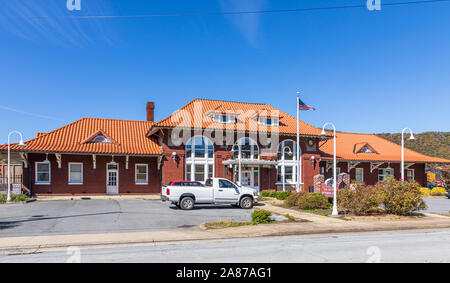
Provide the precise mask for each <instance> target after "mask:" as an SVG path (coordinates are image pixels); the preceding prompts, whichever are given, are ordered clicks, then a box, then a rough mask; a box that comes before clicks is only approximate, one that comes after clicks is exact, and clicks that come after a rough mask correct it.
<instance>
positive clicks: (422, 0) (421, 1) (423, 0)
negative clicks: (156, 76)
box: [72, 0, 450, 19]
mask: <svg viewBox="0 0 450 283" xmlns="http://www.w3.org/2000/svg"><path fill="white" fill-rule="evenodd" d="M438 2H450V0H419V1H406V2H394V3H382V5H381V6H382V7H384V6H401V5H417V4H430V3H438ZM354 8H367V5H366V4H363V5H343V6H330V7H313V8H297V9H274V10H259V11H234V12H211V13H179V14H142V15H92V16H88V15H87V16H73V17H72V18H79V19H83V18H86V19H88V18H154V17H190V16H227V15H246V14H274V13H295V12H307V11H323V10H339V9H354Z"/></svg>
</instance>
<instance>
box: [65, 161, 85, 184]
mask: <svg viewBox="0 0 450 283" xmlns="http://www.w3.org/2000/svg"><path fill="white" fill-rule="evenodd" d="M72 164H79V165H81V183H73V182H70V165H72ZM67 167H68V168H67V170H68V171H69V174H68V180H67V183H68V184H69V185H83V179H84V178H83V163H82V162H69V164H68V166H67Z"/></svg>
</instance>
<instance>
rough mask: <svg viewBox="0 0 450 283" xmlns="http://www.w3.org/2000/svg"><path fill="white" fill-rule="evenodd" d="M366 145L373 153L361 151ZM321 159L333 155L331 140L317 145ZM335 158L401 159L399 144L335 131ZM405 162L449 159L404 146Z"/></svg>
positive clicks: (369, 136) (363, 159) (445, 161)
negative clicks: (424, 153) (427, 154)
mask: <svg viewBox="0 0 450 283" xmlns="http://www.w3.org/2000/svg"><path fill="white" fill-rule="evenodd" d="M365 147H368V148H370V149H372V150H373V151H374V153H375V154H374V153H369V152H362V150H363V149H364V148H365ZM319 150H320V151H321V154H322V158H323V159H329V158H332V157H333V140H328V141H325V142H322V143H321V144H320V145H319ZM336 150H337V158H338V159H341V160H355V161H358V160H359V161H392V162H400V161H401V146H400V145H398V144H395V143H393V142H390V141H388V140H385V139H383V138H380V137H378V136H376V135H372V134H357V133H343V132H338V133H336ZM405 161H406V162H430V163H450V160H447V159H443V158H436V157H430V156H426V155H423V154H421V153H418V152H415V151H413V150H410V149H408V148H405Z"/></svg>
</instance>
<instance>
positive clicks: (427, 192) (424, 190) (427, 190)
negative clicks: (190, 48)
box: [420, 188, 431, 197]
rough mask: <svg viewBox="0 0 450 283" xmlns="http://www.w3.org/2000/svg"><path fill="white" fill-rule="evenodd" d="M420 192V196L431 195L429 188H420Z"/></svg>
mask: <svg viewBox="0 0 450 283" xmlns="http://www.w3.org/2000/svg"><path fill="white" fill-rule="evenodd" d="M420 193H421V194H422V196H424V197H427V196H429V195H431V190H430V189H429V188H420Z"/></svg>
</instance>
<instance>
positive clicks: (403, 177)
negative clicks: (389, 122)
mask: <svg viewBox="0 0 450 283" xmlns="http://www.w3.org/2000/svg"><path fill="white" fill-rule="evenodd" d="M406 131H409V133H410V134H411V135H410V136H409V140H411V141H413V140H414V133H413V131H412V130H411V129H410V128H404V129H403V130H402V166H401V169H400V171H401V176H402V182H403V181H404V180H405V139H404V136H405V132H406Z"/></svg>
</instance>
